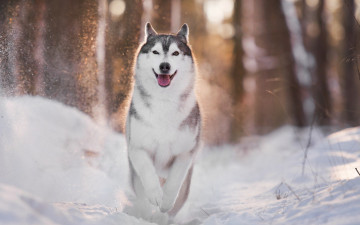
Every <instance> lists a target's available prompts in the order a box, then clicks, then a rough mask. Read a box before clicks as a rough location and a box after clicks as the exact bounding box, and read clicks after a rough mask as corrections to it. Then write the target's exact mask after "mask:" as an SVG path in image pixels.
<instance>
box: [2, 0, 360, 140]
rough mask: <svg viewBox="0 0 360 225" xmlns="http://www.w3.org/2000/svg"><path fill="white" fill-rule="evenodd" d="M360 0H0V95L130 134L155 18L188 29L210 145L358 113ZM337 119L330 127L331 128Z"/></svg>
mask: <svg viewBox="0 0 360 225" xmlns="http://www.w3.org/2000/svg"><path fill="white" fill-rule="evenodd" d="M359 4H360V1H358V0H356V1H354V0H344V1H341V0H328V1H326V0H253V1H245V0H143V1H141V0H98V1H95V0H94V1H88V0H77V1H73V0H52V1H46V0H12V1H1V2H0V94H1V95H2V96H7V97H9V96H19V95H38V96H43V97H46V98H49V99H53V100H56V101H60V102H62V103H64V104H66V105H70V106H73V107H76V108H78V109H80V110H81V111H83V112H85V113H86V114H88V115H90V116H91V117H93V118H94V120H95V121H97V122H98V123H101V124H108V125H109V126H111V127H112V128H113V129H114V130H116V131H118V132H123V127H124V117H125V114H126V110H127V104H128V102H127V99H128V97H129V94H130V91H131V82H132V64H133V61H134V57H135V54H136V51H137V48H138V46H139V43H141V41H142V40H143V36H144V33H143V30H144V25H145V23H146V22H147V21H150V22H151V23H152V25H153V26H154V28H155V29H156V30H157V31H159V32H172V33H175V32H177V30H178V29H179V28H180V26H181V25H182V24H183V23H187V24H188V25H189V27H190V43H191V46H192V50H193V52H194V54H195V56H196V63H197V66H198V72H199V79H198V95H199V98H200V101H201V106H202V111H203V114H204V117H205V123H204V124H205V125H204V128H205V129H204V134H203V136H204V137H203V138H204V140H205V141H206V142H207V143H208V144H209V145H220V144H225V143H231V142H237V141H238V140H239V139H240V138H241V137H244V136H248V135H254V134H258V135H262V134H266V133H269V132H271V131H272V130H274V129H276V128H278V127H280V126H283V125H286V124H291V125H294V126H297V127H306V126H312V125H319V126H321V127H323V128H324V129H326V128H328V129H333V128H335V129H338V128H344V127H349V126H357V125H359V123H360V100H359V96H360V72H359V69H360V66H359V65H358V58H359V57H358V55H359V50H360V49H359V47H358V46H357V45H358V42H359V32H360V25H359V23H358V21H359V19H360V9H359V7H358V6H359ZM330 127H331V128H330Z"/></svg>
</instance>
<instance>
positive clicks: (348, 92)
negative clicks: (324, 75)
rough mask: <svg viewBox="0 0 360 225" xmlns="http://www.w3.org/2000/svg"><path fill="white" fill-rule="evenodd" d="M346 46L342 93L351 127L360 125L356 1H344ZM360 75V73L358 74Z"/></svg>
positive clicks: (344, 116) (345, 119) (346, 115)
mask: <svg viewBox="0 0 360 225" xmlns="http://www.w3.org/2000/svg"><path fill="white" fill-rule="evenodd" d="M343 7H344V13H343V15H344V18H343V23H344V28H345V36H344V44H343V49H344V50H343V51H344V56H343V58H344V59H345V60H344V63H343V64H342V70H343V74H342V92H343V102H344V103H343V104H344V106H343V107H344V111H343V115H342V117H343V121H344V122H345V123H346V124H348V125H351V126H355V125H359V122H360V119H359V118H360V104H359V98H358V97H359V96H360V91H359V89H360V74H356V72H355V70H356V69H355V68H356V67H357V68H359V67H358V63H357V55H356V47H357V46H356V43H357V42H358V41H357V40H356V37H355V32H356V31H355V29H356V27H355V21H354V20H355V19H354V18H355V4H354V0H346V1H344V6H343ZM358 73H359V72H358Z"/></svg>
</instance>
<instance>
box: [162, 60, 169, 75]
mask: <svg viewBox="0 0 360 225" xmlns="http://www.w3.org/2000/svg"><path fill="white" fill-rule="evenodd" d="M170 68H171V66H170V63H167V62H163V63H161V64H160V71H161V72H162V73H168V72H169V71H170Z"/></svg>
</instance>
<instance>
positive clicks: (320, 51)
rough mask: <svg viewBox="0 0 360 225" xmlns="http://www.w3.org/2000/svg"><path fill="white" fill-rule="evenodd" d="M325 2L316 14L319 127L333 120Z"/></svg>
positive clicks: (316, 87)
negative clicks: (317, 30) (328, 81)
mask: <svg viewBox="0 0 360 225" xmlns="http://www.w3.org/2000/svg"><path fill="white" fill-rule="evenodd" d="M324 4H325V3H324V0H319V6H318V9H317V12H316V22H317V25H318V27H319V35H318V37H317V38H316V40H315V45H314V49H315V53H314V55H315V61H316V70H315V82H314V84H313V90H314V99H315V118H316V122H317V123H318V124H319V125H329V124H330V119H331V101H330V92H329V87H328V83H327V71H326V68H327V32H326V24H325V21H324V17H325V11H324V7H325V5H324Z"/></svg>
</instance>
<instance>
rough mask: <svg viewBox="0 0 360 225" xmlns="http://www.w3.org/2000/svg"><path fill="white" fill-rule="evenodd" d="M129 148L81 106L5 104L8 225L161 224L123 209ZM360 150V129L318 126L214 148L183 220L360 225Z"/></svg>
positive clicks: (39, 101)
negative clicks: (326, 129)
mask: <svg viewBox="0 0 360 225" xmlns="http://www.w3.org/2000/svg"><path fill="white" fill-rule="evenodd" d="M310 137H311V138H310ZM309 140H310V142H309ZM125 146H126V145H125V140H124V137H123V136H122V135H121V134H117V133H115V132H113V131H112V130H111V129H109V128H108V127H106V126H104V125H102V126H100V125H98V124H96V123H95V122H94V121H93V120H92V119H91V118H90V117H88V116H86V115H85V114H83V113H81V112H79V111H78V110H76V109H75V108H71V107H68V106H65V105H63V104H61V103H58V102H55V101H52V100H48V99H44V98H41V97H30V96H23V97H13V98H1V99H0V224H14V225H20V224H21V225H22V224H40V225H41V224H56V225H60V224H61V225H75V224H76V225H79V224H80V225H81V224H105V225H106V224H130V225H131V224H141V225H143V224H151V223H149V222H146V221H143V220H141V219H138V218H135V217H133V216H130V215H127V214H126V213H125V212H124V211H123V210H124V208H125V207H126V206H129V204H130V203H129V202H130V200H129V199H132V198H133V193H132V192H131V190H130V188H129V182H128V180H129V179H128V173H129V170H128V162H127V152H126V147H125ZM359 150H360V128H359V127H357V128H349V129H345V130H341V131H339V132H336V133H333V134H331V135H329V136H328V137H325V136H324V135H323V132H322V131H321V129H319V128H316V127H314V128H312V129H310V128H308V129H302V130H298V129H295V128H293V127H290V126H285V127H282V128H280V129H278V130H276V131H274V132H272V133H271V134H269V135H266V136H262V137H247V138H244V139H243V140H242V141H241V142H240V144H238V145H235V146H221V147H205V148H204V149H203V151H202V152H201V153H200V154H199V155H198V158H197V160H196V161H197V162H196V166H195V168H194V176H193V182H192V186H191V191H190V196H189V199H188V201H187V203H186V204H185V206H184V208H183V209H182V210H181V211H180V213H179V214H178V216H177V217H176V218H175V221H177V222H178V223H179V224H183V223H185V222H187V221H190V220H193V219H198V220H199V221H201V224H205V225H217V224H221V225H222V224H226V225H230V224H358V221H360V214H359V213H358V212H359V210H360V200H359V198H358V196H360V176H359V174H358V173H357V172H356V170H355V168H359V169H360V159H359V158H360V151H359ZM305 155H306V158H304V157H305ZM304 159H305V160H304Z"/></svg>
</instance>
